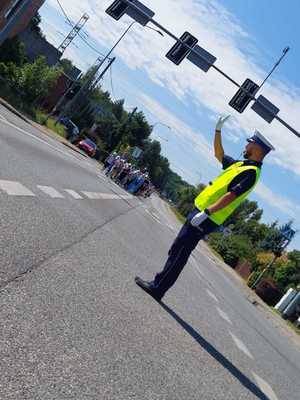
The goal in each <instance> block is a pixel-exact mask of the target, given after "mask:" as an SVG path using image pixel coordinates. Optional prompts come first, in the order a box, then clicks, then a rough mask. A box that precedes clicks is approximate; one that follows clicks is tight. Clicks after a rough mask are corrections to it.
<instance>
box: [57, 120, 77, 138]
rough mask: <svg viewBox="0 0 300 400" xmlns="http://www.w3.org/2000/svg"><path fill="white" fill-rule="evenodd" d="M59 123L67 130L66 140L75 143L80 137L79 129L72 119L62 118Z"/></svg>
mask: <svg viewBox="0 0 300 400" xmlns="http://www.w3.org/2000/svg"><path fill="white" fill-rule="evenodd" d="M59 122H60V123H61V124H62V125H64V126H65V127H66V128H67V136H66V139H68V140H72V141H73V140H74V139H76V138H77V137H78V136H79V128H78V126H77V125H76V124H74V122H73V121H72V120H71V119H69V118H66V117H62V118H60V119H59Z"/></svg>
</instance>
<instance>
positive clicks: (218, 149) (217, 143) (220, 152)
mask: <svg viewBox="0 0 300 400" xmlns="http://www.w3.org/2000/svg"><path fill="white" fill-rule="evenodd" d="M228 118H230V115H227V116H226V117H220V118H219V119H218V122H217V124H216V131H215V139H214V148H215V157H216V159H217V160H218V161H220V163H222V162H223V157H224V154H225V153H224V149H223V145H222V137H221V130H222V127H223V125H224V123H225V122H226V121H227V119H228Z"/></svg>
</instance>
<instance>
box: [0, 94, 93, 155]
mask: <svg viewBox="0 0 300 400" xmlns="http://www.w3.org/2000/svg"><path fill="white" fill-rule="evenodd" d="M0 104H1V105H2V106H3V107H5V108H6V109H7V110H9V111H10V112H12V113H13V114H15V115H16V116H17V117H19V118H21V119H22V120H23V121H25V122H26V123H27V124H29V125H31V126H33V127H34V128H37V129H38V130H39V131H40V132H42V133H44V134H45V135H49V136H51V137H53V138H54V139H56V140H57V141H58V142H60V143H62V144H64V145H65V146H67V147H69V148H70V149H71V150H73V151H75V152H76V153H78V154H81V155H82V156H84V157H86V158H87V157H88V156H87V155H86V154H85V153H83V152H81V150H79V149H78V148H77V147H75V146H74V145H72V144H71V143H69V142H68V141H67V140H66V139H64V138H60V137H58V136H57V135H55V134H54V133H52V131H51V130H50V129H48V128H47V127H43V126H42V125H40V124H39V123H37V122H34V121H31V120H30V119H29V118H26V117H25V116H24V115H23V114H22V113H21V112H19V111H18V110H16V109H15V108H14V107H13V106H12V105H11V104H9V103H8V102H7V101H5V100H4V99H2V97H0ZM46 130H47V131H46Z"/></svg>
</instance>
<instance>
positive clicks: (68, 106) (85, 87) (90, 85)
mask: <svg viewBox="0 0 300 400" xmlns="http://www.w3.org/2000/svg"><path fill="white" fill-rule="evenodd" d="M115 60H116V58H115V57H113V58H112V59H110V61H109V64H108V65H107V66H106V67H105V68H104V70H103V71H102V72H101V74H100V75H99V76H98V78H97V79H96V81H95V82H94V83H93V80H94V79H95V74H96V73H97V71H98V69H99V68H98V66H97V67H96V71H95V73H94V74H92V76H91V77H90V78H89V79H88V80H87V82H86V83H85V84H84V85H83V86H82V87H81V89H80V90H79V91H78V93H76V95H75V96H74V97H73V99H72V100H70V101H69V103H68V104H66V106H65V107H64V109H63V110H62V111H61V112H60V114H59V116H58V117H57V121H58V120H59V119H60V118H61V117H62V116H63V115H65V114H67V113H68V112H69V111H71V110H72V108H73V107H74V105H75V104H76V101H77V100H78V99H79V98H80V96H81V95H83V94H84V93H85V92H86V91H87V90H88V89H89V88H91V89H94V88H95V87H96V86H97V85H98V83H99V82H100V80H101V79H102V78H103V76H104V75H105V73H106V72H107V71H108V69H109V68H110V67H111V65H112V64H113V62H114V61H115ZM102 64H103V60H100V65H102ZM77 82H78V81H76V82H74V84H75V83H77ZM72 86H73V85H72ZM70 90H71V88H70ZM66 95H67V93H65V95H64V97H65V96H66ZM60 104H61V103H60ZM56 108H57V105H56ZM52 112H53V111H52Z"/></svg>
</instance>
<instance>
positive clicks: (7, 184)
mask: <svg viewBox="0 0 300 400" xmlns="http://www.w3.org/2000/svg"><path fill="white" fill-rule="evenodd" d="M0 189H2V190H3V191H4V192H6V193H7V194H8V195H10V196H35V194H34V193H32V192H31V191H30V190H29V189H27V188H26V187H25V186H24V185H22V184H21V183H19V182H14V181H6V180H5V181H4V180H0Z"/></svg>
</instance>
